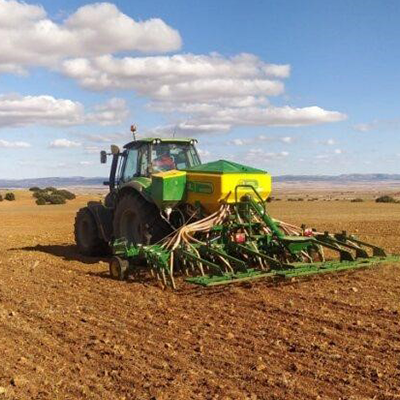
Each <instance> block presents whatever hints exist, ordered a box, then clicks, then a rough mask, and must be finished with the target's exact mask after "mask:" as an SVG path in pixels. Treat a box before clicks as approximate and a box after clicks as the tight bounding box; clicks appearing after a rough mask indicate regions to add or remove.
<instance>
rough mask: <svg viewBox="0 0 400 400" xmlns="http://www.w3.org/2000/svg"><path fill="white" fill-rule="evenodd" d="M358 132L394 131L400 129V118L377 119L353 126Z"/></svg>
mask: <svg viewBox="0 0 400 400" xmlns="http://www.w3.org/2000/svg"><path fill="white" fill-rule="evenodd" d="M353 129H354V130H356V131H357V132H370V131H376V130H378V131H392V130H399V129H400V119H380V120H378V119H376V120H375V121H372V122H368V123H363V124H357V125H354V126H353Z"/></svg>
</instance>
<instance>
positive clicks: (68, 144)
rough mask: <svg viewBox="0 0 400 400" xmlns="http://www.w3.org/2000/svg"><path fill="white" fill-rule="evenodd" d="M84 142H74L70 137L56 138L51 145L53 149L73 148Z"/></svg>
mask: <svg viewBox="0 0 400 400" xmlns="http://www.w3.org/2000/svg"><path fill="white" fill-rule="evenodd" d="M81 145H82V144H81V143H79V142H74V141H72V140H68V139H56V140H54V141H53V142H51V143H50V144H49V147H51V148H53V149H62V148H64V149H65V148H72V147H80V146H81Z"/></svg>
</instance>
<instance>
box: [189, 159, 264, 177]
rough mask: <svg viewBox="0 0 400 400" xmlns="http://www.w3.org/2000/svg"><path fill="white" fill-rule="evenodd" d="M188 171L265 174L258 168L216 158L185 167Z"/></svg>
mask: <svg viewBox="0 0 400 400" xmlns="http://www.w3.org/2000/svg"><path fill="white" fill-rule="evenodd" d="M185 171H188V172H205V173H208V174H266V171H263V170H261V169H258V168H253V167H248V166H246V165H242V164H238V163H235V162H233V161H227V160H218V161H212V162H209V163H206V164H200V165H196V166H194V167H190V168H187V169H185Z"/></svg>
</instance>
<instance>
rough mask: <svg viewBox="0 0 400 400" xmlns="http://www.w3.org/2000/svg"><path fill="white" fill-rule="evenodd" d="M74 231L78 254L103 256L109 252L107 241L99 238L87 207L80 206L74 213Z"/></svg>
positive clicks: (94, 222)
mask: <svg viewBox="0 0 400 400" xmlns="http://www.w3.org/2000/svg"><path fill="white" fill-rule="evenodd" d="M74 233H75V243H76V245H77V247H78V251H79V253H80V254H83V255H85V256H103V255H105V254H107V253H108V252H109V246H108V243H107V242H105V241H104V240H103V239H101V238H100V235H99V230H98V228H97V224H96V220H95V219H94V217H93V215H92V213H91V212H90V210H89V208H88V207H84V208H81V209H80V210H79V211H78V213H77V214H76V217H75V229H74Z"/></svg>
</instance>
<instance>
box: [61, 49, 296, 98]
mask: <svg viewBox="0 0 400 400" xmlns="http://www.w3.org/2000/svg"><path fill="white" fill-rule="evenodd" d="M268 66H269V64H267V63H265V62H263V61H261V60H260V59H259V58H258V57H256V56H254V55H252V54H239V55H237V56H234V57H231V58H226V57H223V56H221V55H219V54H216V53H212V54H210V55H195V54H176V55H173V56H155V57H125V58H116V57H113V56H111V55H104V56H101V57H95V58H91V59H90V58H79V59H71V60H67V61H65V62H64V63H63V72H64V73H65V74H66V75H67V76H69V77H71V78H74V79H77V80H78V82H79V83H80V84H81V85H82V86H84V87H86V88H89V89H93V90H103V89H120V88H124V89H126V88H129V89H134V90H136V91H138V93H140V94H144V95H151V96H152V97H153V98H157V97H159V98H161V99H164V98H165V97H168V98H169V100H170V101H171V99H172V97H171V96H170V95H171V93H172V92H174V89H175V88H176V89H177V90H179V93H178V94H177V97H180V98H181V97H185V96H187V94H188V92H189V90H192V89H195V90H197V91H199V92H201V91H204V90H205V89H209V90H213V91H216V93H220V92H221V91H222V90H221V88H220V87H219V85H220V84H222V85H223V89H229V90H233V91H234V92H235V93H236V92H237V91H238V90H237V89H235V88H234V87H233V84H234V83H239V84H240V85H241V87H240V89H241V90H246V91H247V92H248V93H249V94H252V93H261V94H268V95H275V94H280V93H281V91H282V88H283V87H282V84H281V83H280V82H279V81H274V80H271V78H278V79H279V78H285V77H287V76H289V70H290V69H289V66H275V67H283V68H284V69H285V70H286V72H287V73H286V74H284V76H283V74H281V73H276V71H271V70H270V69H269V68H268ZM222 92H223V91H222ZM229 94H230V95H232V93H229ZM222 95H223V96H225V94H224V93H222ZM244 95H245V93H243V92H240V96H241V97H243V96H244ZM196 100H198V98H196Z"/></svg>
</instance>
